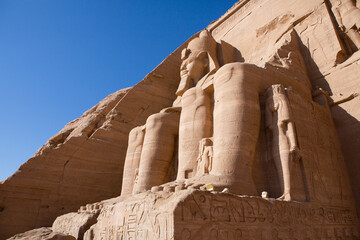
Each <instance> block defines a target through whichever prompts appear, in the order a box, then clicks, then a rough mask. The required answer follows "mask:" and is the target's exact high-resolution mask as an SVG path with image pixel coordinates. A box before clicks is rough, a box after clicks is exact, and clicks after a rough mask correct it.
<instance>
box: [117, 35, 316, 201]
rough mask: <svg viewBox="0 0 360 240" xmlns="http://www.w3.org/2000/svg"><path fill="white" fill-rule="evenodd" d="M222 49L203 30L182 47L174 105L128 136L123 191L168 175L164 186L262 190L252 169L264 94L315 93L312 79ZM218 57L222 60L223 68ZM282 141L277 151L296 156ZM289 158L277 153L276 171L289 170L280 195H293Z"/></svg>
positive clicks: (145, 186) (287, 197) (146, 187)
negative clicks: (283, 89) (172, 174)
mask: <svg viewBox="0 0 360 240" xmlns="http://www.w3.org/2000/svg"><path fill="white" fill-rule="evenodd" d="M219 48H220V49H221V44H219V43H217V42H216V41H215V40H214V38H213V37H212V36H211V34H210V33H209V32H208V31H206V30H204V31H202V32H201V33H200V35H199V37H197V38H195V39H193V40H192V41H190V42H189V44H188V46H187V48H185V49H184V50H183V51H182V64H181V68H180V75H181V81H180V84H179V87H178V90H177V92H176V94H177V99H176V100H175V102H174V103H173V107H170V108H167V109H164V110H162V111H161V112H160V113H157V114H154V115H152V116H150V117H149V119H148V120H147V122H146V125H145V126H144V130H140V129H139V128H135V129H134V130H133V131H132V132H131V134H130V137H129V146H128V153H127V157H126V161H125V168H124V169H125V170H124V179H123V191H122V196H126V195H128V194H131V193H134V192H142V191H146V190H150V189H151V188H152V187H153V186H159V185H162V184H165V183H167V182H169V181H172V182H170V183H168V184H165V185H163V186H166V185H167V186H169V187H170V188H172V187H175V186H185V187H187V186H205V185H207V184H212V185H213V186H214V187H215V189H219V190H221V189H223V188H227V189H228V190H229V191H230V192H232V193H235V194H243V195H258V194H259V189H257V187H256V186H255V184H254V181H253V176H252V170H253V164H254V158H255V153H256V146H257V144H258V140H259V134H260V128H261V108H260V97H261V96H263V95H265V92H266V90H267V89H268V88H269V87H271V86H272V85H274V84H281V85H283V86H290V87H291V88H292V89H293V90H294V91H296V92H297V93H299V94H300V95H302V97H303V98H305V99H311V92H310V88H309V82H308V78H307V76H306V74H304V75H303V76H302V75H296V74H294V75H290V74H288V73H284V72H282V71H279V70H278V69H276V68H275V67H268V68H266V67H264V68H262V67H258V66H256V65H253V64H247V63H241V62H232V63H229V60H226V61H225V60H224V59H225V57H224V56H225V55H226V53H225V52H224V49H222V51H220V50H219ZM285 52H286V51H285ZM220 53H222V55H221V54H220ZM281 54H284V52H281V53H280V55H281ZM286 54H287V55H286V56H285V58H287V59H289V58H291V59H290V60H289V61H290V62H291V61H293V60H294V59H295V60H298V59H299V56H294V53H293V52H291V51H287V52H286ZM227 55H229V54H227ZM295 60H294V61H295ZM220 62H221V63H224V64H223V65H222V66H221V64H220ZM272 111H273V112H274V110H272ZM278 114H283V112H282V113H278ZM288 120H289V119H284V121H280V120H279V121H280V125H281V124H282V126H279V128H280V129H283V127H284V126H285V125H286V126H292V125H291V124H289V121H288ZM275 125H276V126H278V125H279V123H275ZM268 127H270V126H268ZM139 131H143V132H142V133H144V134H145V136H144V137H142V133H139ZM277 132H281V131H277ZM273 133H275V131H274V132H273ZM134 134H135V135H139V137H134V136H133V135H134ZM281 134H283V135H284V137H285V138H287V139H289V136H290V138H291V137H292V138H294V136H293V135H291V134H295V133H294V132H291V130H289V131H288V130H286V131H285V132H281ZM133 139H135V140H133ZM142 139H143V140H142ZM206 139H207V140H206ZM210 139H211V140H210ZM284 141H285V140H281V142H280V143H278V144H275V145H274V146H273V147H272V149H273V152H274V148H276V147H277V148H281V151H285V152H286V154H287V156H294V155H297V154H298V152H299V150H298V148H297V147H296V146H295V145H294V144H293V145H292V144H291V142H290V143H289V142H287V141H286V142H285V143H282V142H284ZM291 141H292V140H291ZM141 142H142V143H141ZM293 142H294V141H293ZM295 142H296V140H295ZM295 142H294V143H295ZM211 145H212V146H211ZM199 146H200V147H199ZM176 148H178V150H177V149H176ZM284 148H286V149H284ZM140 152H141V153H140ZM205 152H206V153H205ZM175 153H177V154H178V157H176V156H174V154H175ZM202 154H207V156H202ZM139 155H140V157H139ZM287 156H285V157H284V156H280V161H278V163H277V169H278V172H279V175H281V176H282V175H284V176H283V177H280V178H282V179H283V180H281V181H280V182H282V189H283V198H284V199H285V200H290V190H288V187H289V184H288V182H289V181H288V180H287V178H286V175H287V174H288V172H286V171H287V169H288V167H287V166H285V165H286V164H288V159H287V160H284V159H285V158H288V157H287ZM176 161H178V166H177V177H176V180H175V181H174V179H171V178H169V170H170V168H171V166H172V165H173V164H174V163H175V162H176ZM200 165H201V166H200ZM280 165H281V166H280ZM128 171H130V173H129V172H128ZM283 172H284V174H283ZM136 175H138V176H136ZM135 180H136V181H135ZM134 182H135V184H134ZM156 189H159V188H156ZM284 196H285V197H284Z"/></svg>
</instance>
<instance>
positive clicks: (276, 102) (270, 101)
mask: <svg viewBox="0 0 360 240" xmlns="http://www.w3.org/2000/svg"><path fill="white" fill-rule="evenodd" d="M266 96H267V98H266V109H265V127H266V136H267V138H268V144H269V145H270V146H271V147H269V153H270V154H271V156H272V157H273V158H274V161H275V166H276V169H277V172H278V175H279V177H280V183H281V190H282V192H283V194H282V196H281V197H280V199H283V200H286V201H290V200H291V194H290V193H291V184H290V174H291V172H290V171H291V166H292V163H293V162H295V161H297V160H298V159H299V158H300V155H299V148H298V146H297V143H296V132H295V126H294V123H293V119H292V114H291V109H290V104H289V101H288V99H287V97H286V95H285V89H284V87H283V86H282V85H280V84H276V85H272V86H271V87H269V88H268V89H267V91H266Z"/></svg>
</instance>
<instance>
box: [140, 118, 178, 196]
mask: <svg viewBox="0 0 360 240" xmlns="http://www.w3.org/2000/svg"><path fill="white" fill-rule="evenodd" d="M179 118H180V112H173V111H170V112H161V113H157V114H154V115H151V116H150V117H149V118H148V119H147V121H146V125H145V126H146V133H145V138H144V144H143V149H142V152H141V158H140V166H139V178H138V182H137V183H136V186H135V187H134V192H143V191H146V190H149V189H151V187H152V186H158V185H161V184H163V183H165V182H166V181H167V179H166V177H167V175H168V171H169V168H170V166H171V163H172V160H173V154H174V148H175V142H176V139H177V137H178V131H179Z"/></svg>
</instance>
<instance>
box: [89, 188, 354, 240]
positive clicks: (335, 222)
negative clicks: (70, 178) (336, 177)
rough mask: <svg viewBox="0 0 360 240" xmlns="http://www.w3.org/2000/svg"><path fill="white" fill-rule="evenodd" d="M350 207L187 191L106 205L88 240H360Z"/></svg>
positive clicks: (152, 195) (143, 195)
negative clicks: (359, 239)
mask: <svg viewBox="0 0 360 240" xmlns="http://www.w3.org/2000/svg"><path fill="white" fill-rule="evenodd" d="M359 237H360V233H359V222H358V220H357V217H356V210H355V209H354V207H352V206H344V205H343V206H330V205H329V206H327V205H324V204H322V205H321V206H320V205H317V204H314V203H300V202H293V201H291V202H289V201H282V200H276V199H264V198H261V197H249V196H239V195H233V194H231V193H221V192H209V191H201V190H196V189H192V190H189V189H186V190H181V191H178V192H175V193H165V192H157V193H152V192H145V193H142V194H138V195H135V196H132V197H130V198H128V199H126V200H123V201H121V200H120V201H113V202H108V203H106V204H104V207H103V209H102V211H101V213H100V215H99V217H98V222H97V223H96V224H95V225H93V226H92V227H91V228H90V229H89V230H88V231H87V232H86V233H85V236H84V239H175V240H177V239H269V240H270V239H358V238H359Z"/></svg>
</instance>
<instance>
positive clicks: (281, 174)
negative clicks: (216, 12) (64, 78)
mask: <svg viewBox="0 0 360 240" xmlns="http://www.w3.org/2000/svg"><path fill="white" fill-rule="evenodd" d="M358 6H359V3H358V2H355V1H352V0H341V1H340V0H325V1H323V0H311V1H310V0H304V1H296V0H287V1H284V0H254V1H249V0H243V1H239V2H238V3H237V4H235V5H234V7H233V8H231V9H230V10H229V11H228V12H227V13H226V14H225V15H224V16H222V17H221V18H220V19H219V20H217V21H215V22H213V23H212V24H210V25H209V26H208V27H207V28H206V29H205V30H204V31H202V32H200V33H199V34H196V35H195V36H193V37H192V38H191V39H189V40H188V41H187V42H186V43H184V44H183V45H182V46H180V47H179V49H178V50H176V51H175V52H174V53H173V54H172V55H170V56H169V57H168V58H167V59H166V60H165V61H164V62H163V63H161V64H160V65H159V67H158V68H157V69H155V70H154V72H152V73H150V74H149V75H148V76H147V77H146V78H145V80H143V81H142V82H140V83H139V84H138V85H136V86H134V87H133V88H131V89H127V90H121V91H119V92H117V93H115V94H113V95H110V96H109V97H108V98H107V99H105V100H104V101H103V102H101V103H100V104H99V105H97V106H95V107H94V108H93V109H91V110H89V111H88V112H87V113H85V114H84V116H83V117H81V118H80V119H78V120H75V121H74V122H71V123H69V124H68V125H67V126H66V127H65V128H64V130H62V131H61V132H60V133H59V134H57V135H56V136H54V137H53V138H51V139H50V140H49V142H48V143H47V144H46V145H45V146H44V147H43V148H42V149H40V150H39V151H38V153H37V155H35V157H34V158H32V159H30V160H29V161H28V162H27V163H25V164H24V165H23V166H22V167H21V168H20V170H19V172H17V173H15V174H14V175H13V176H12V177H11V178H9V179H8V180H6V181H5V182H4V183H2V185H0V191H2V192H1V193H2V195H1V197H2V199H0V200H1V201H2V202H0V204H1V205H2V206H3V208H2V209H3V210H2V212H1V213H0V224H2V225H0V226H1V228H0V229H7V230H1V232H2V233H1V234H2V235H3V236H9V235H10V233H15V232H17V231H22V230H26V229H29V228H32V227H39V226H45V225H47V226H49V225H50V224H49V223H50V222H51V221H52V220H53V219H54V218H55V216H58V215H61V214H62V213H65V212H68V211H72V210H76V209H77V208H78V207H79V206H80V205H85V204H86V203H88V202H96V201H99V200H101V199H106V198H110V197H116V196H118V195H120V192H119V191H120V188H121V183H120V182H121V179H122V191H121V196H120V197H117V198H114V199H110V200H107V201H102V202H98V203H95V204H89V205H86V206H84V207H81V208H80V209H79V212H78V213H70V214H67V215H63V216H60V217H59V218H57V220H56V221H55V222H54V224H53V230H54V231H57V232H62V233H64V234H70V235H72V236H74V237H76V238H78V239H82V238H84V239H211V238H214V239H240V238H241V239H293V238H296V239H321V238H329V239H332V238H336V239H346V238H348V239H351V238H354V239H356V238H359V237H360V233H359V226H360V225H359V218H358V215H359V212H360V205H359V204H360V195H359V184H358V182H359V181H360V179H359V178H360V177H359V175H358V174H357V172H358V171H359V170H360V166H359V163H358V161H357V159H359V157H360V150H359V149H360V142H359V141H358V140H359V134H360V124H359V119H360V112H359V108H358V107H357V105H358V104H357V103H358V102H359V97H358V91H359V88H358V86H359V84H360V79H359V78H358V76H359V71H360V70H359V69H360V68H359V63H360V51H359V48H360V34H359V27H360V25H359V24H360V23H359V19H360V9H359V8H358ZM269 10H271V11H269ZM259 16H261V17H259ZM149 102H151V104H149ZM131 129H132V130H131ZM130 130H131V132H130ZM129 132H130V134H129ZM128 135H129V138H128V139H129V141H128V144H127V136H128ZM45 168H46V170H45ZM49 169H50V171H53V172H51V174H50V171H49ZM79 169H81V170H79ZM122 170H124V173H123V174H122ZM49 175H51V176H53V175H55V176H58V177H57V178H56V179H55V178H54V177H49ZM46 176H48V177H46ZM28 179H29V181H28ZM45 179H46V181H44V180H45ZM209 191H210V192H209ZM3 193H4V194H3ZM3 196H4V197H3ZM260 196H263V198H260ZM354 197H355V198H354ZM356 206H357V211H356ZM60 207H61V208H60ZM59 208H60V209H59ZM97 214H99V215H97ZM23 216H26V217H23ZM8 219H21V220H22V221H23V222H20V223H19V221H15V220H14V221H8ZM8 229H10V230H8Z"/></svg>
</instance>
